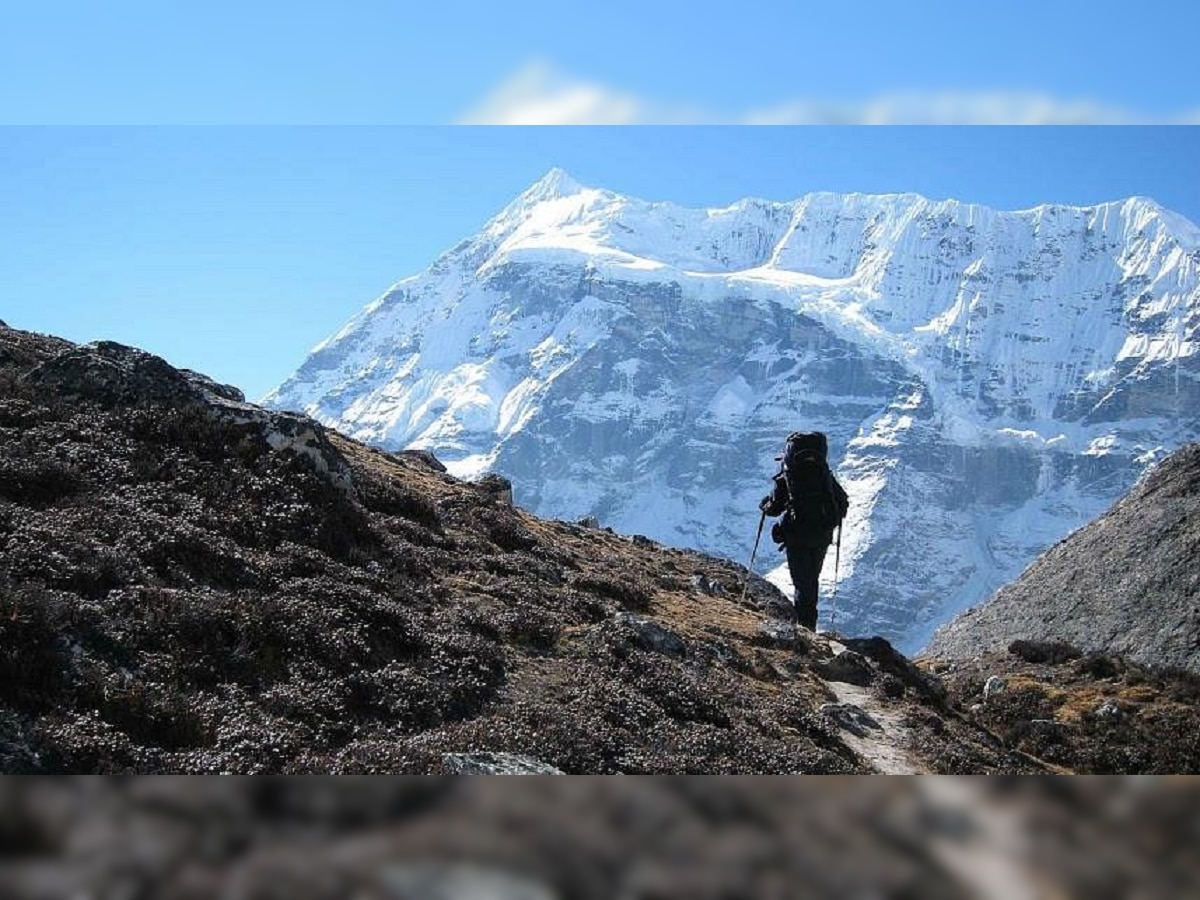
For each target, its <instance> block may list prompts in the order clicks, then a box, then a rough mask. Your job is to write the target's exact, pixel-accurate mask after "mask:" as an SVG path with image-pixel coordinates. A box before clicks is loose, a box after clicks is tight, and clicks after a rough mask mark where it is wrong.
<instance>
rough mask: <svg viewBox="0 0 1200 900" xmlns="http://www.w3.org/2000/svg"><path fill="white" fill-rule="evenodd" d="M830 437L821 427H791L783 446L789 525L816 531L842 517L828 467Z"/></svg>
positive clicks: (832, 526) (801, 531) (808, 532)
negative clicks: (811, 428) (804, 428)
mask: <svg viewBox="0 0 1200 900" xmlns="http://www.w3.org/2000/svg"><path fill="white" fill-rule="evenodd" d="M828 456H829V441H828V439H827V438H826V437H825V435H824V433H823V432H820V431H794V432H792V433H791V434H789V435H788V439H787V443H786V444H785V445H784V448H783V457H782V462H783V478H784V481H785V482H786V483H787V489H788V518H789V520H790V521H789V528H790V529H791V530H792V531H793V533H796V534H803V535H817V534H821V533H827V532H830V531H833V529H835V528H837V527H838V525H839V524H841V521H842V511H841V509H839V507H838V502H837V498H836V497H835V496H834V492H833V473H832V472H830V471H829V461H828Z"/></svg>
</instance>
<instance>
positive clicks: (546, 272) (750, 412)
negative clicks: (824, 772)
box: [268, 183, 1200, 651]
mask: <svg viewBox="0 0 1200 900" xmlns="http://www.w3.org/2000/svg"><path fill="white" fill-rule="evenodd" d="M556 184H557V186H551V187H549V188H546V189H545V190H541V189H539V190H537V191H533V192H531V193H527V194H526V195H523V197H522V198H520V199H519V200H518V201H516V202H514V204H512V205H511V206H510V207H508V208H507V209H506V210H504V211H503V212H502V213H501V214H500V215H499V216H497V217H496V218H495V219H494V220H492V222H490V223H488V225H487V226H485V228H484V229H483V231H482V232H481V233H480V234H479V235H477V236H475V237H473V238H470V239H468V240H466V241H464V242H463V243H462V244H460V245H459V246H457V247H455V248H454V249H453V250H451V251H450V252H448V253H447V254H445V255H444V256H443V257H441V258H440V259H439V260H437V261H436V262H435V263H434V265H433V266H431V267H430V269H429V270H427V271H426V272H425V273H423V274H421V275H418V276H415V277H412V278H408V279H405V280H404V281H402V282H400V283H399V284H397V285H396V286H395V287H393V288H392V289H391V290H389V291H388V292H387V293H385V294H384V295H383V296H382V297H380V298H379V299H378V300H377V301H375V302H374V303H372V304H371V305H370V306H369V307H367V309H366V310H364V311H363V313H362V314H361V315H360V316H358V317H357V318H356V319H355V320H354V321H353V322H351V323H350V324H349V325H347V327H346V328H344V329H343V330H342V331H341V332H339V334H338V335H337V336H335V337H334V338H332V339H331V340H329V341H327V342H326V343H325V344H323V345H322V346H321V347H319V348H318V349H317V350H316V351H314V353H313V354H312V355H311V356H310V357H309V358H308V360H306V361H305V363H304V364H303V365H302V366H301V367H300V369H299V370H298V371H297V372H296V373H295V375H293V376H292V377H291V378H290V379H288V381H287V382H285V383H284V384H283V385H282V386H281V387H280V388H279V389H278V390H277V391H275V392H274V393H273V394H272V395H270V397H269V398H268V403H270V404H271V405H273V406H275V407H277V408H289V409H298V410H303V411H305V412H306V413H308V414H310V415H312V416H314V417H316V418H317V419H319V420H320V421H322V422H326V423H329V424H333V425H336V427H338V428H339V429H341V430H343V431H346V432H347V433H349V434H351V435H352V436H354V437H356V438H359V439H362V440H366V441H370V442H374V443H377V444H379V445H382V446H384V447H386V448H388V449H402V448H417V449H429V450H433V451H434V452H436V453H437V454H438V456H439V458H441V459H443V460H444V461H445V462H446V464H447V466H448V467H449V469H450V471H451V472H452V473H453V474H456V475H460V476H465V477H478V476H479V475H482V474H483V473H485V472H488V471H498V472H501V473H503V474H504V475H505V476H506V477H508V478H510V479H511V481H512V484H513V490H514V498H515V501H516V503H517V504H518V505H520V506H523V507H526V508H529V509H531V510H533V511H535V512H537V513H538V514H540V515H543V516H547V517H551V518H556V519H563V520H567V521H578V520H579V519H580V518H581V517H584V516H592V517H595V518H596V519H597V521H598V522H600V523H601V524H602V525H603V526H606V527H612V528H614V529H615V530H617V531H619V532H621V533H626V534H632V533H639V534H644V535H648V536H649V537H651V538H654V539H655V540H658V541H661V542H663V543H667V544H669V545H674V546H688V547H693V548H696V549H700V550H703V551H705V552H708V553H712V554H716V555H720V556H723V557H727V558H731V559H735V560H737V561H739V562H741V561H743V560H747V559H748V558H749V557H750V550H751V545H752V544H753V542H754V538H755V534H756V527H757V525H758V521H759V514H758V509H757V503H758V500H759V498H760V497H761V496H762V495H763V494H764V493H765V492H766V490H767V486H768V482H769V478H770V476H771V475H772V474H773V471H774V470H775V467H776V465H777V464H776V462H775V461H774V456H775V455H776V454H777V453H778V452H779V448H780V447H781V445H782V441H783V439H784V437H785V435H786V434H787V433H788V432H790V431H792V430H795V429H797V428H820V429H821V430H824V431H826V432H827V433H828V434H829V437H830V444H831V452H832V462H833V464H834V466H835V469H836V471H837V474H838V477H839V479H840V480H841V481H842V483H843V484H844V485H845V487H846V488H847V490H848V492H849V494H850V500H851V511H850V515H849V518H848V520H847V522H846V526H845V535H844V539H843V546H842V554H841V560H840V566H838V567H837V568H838V571H837V573H836V574H837V576H838V578H839V579H840V581H841V588H840V589H839V594H838V604H837V606H838V609H837V612H838V620H837V623H836V624H837V628H838V630H839V631H842V632H845V633H851V634H881V635H884V636H886V637H888V638H889V640H892V641H893V642H894V643H896V644H897V646H899V647H900V648H901V649H903V650H905V651H912V650H914V649H916V648H918V647H920V646H921V645H922V644H924V642H925V641H926V640H927V639H928V637H929V635H930V634H931V633H932V631H933V629H934V628H935V627H936V626H937V625H940V624H942V623H944V622H945V621H948V620H949V619H950V618H951V617H952V616H953V615H954V614H956V613H957V612H959V611H961V610H962V609H964V608H966V607H968V606H970V605H972V604H975V603H977V602H979V601H981V600H983V599H984V598H986V597H987V596H989V595H990V594H992V593H993V592H994V591H995V590H996V589H997V588H999V587H1000V586H1001V585H1003V584H1005V583H1008V582H1009V581H1011V580H1012V579H1013V578H1015V577H1016V576H1017V575H1018V574H1019V573H1020V572H1021V571H1022V569H1023V568H1024V567H1025V566H1026V565H1027V564H1028V563H1029V562H1030V561H1031V560H1032V559H1033V558H1035V557H1036V556H1037V554H1038V553H1040V552H1041V551H1042V550H1044V549H1045V548H1046V547H1047V546H1049V545H1051V544H1053V543H1054V542H1055V541H1057V540H1059V539H1061V538H1062V537H1063V536H1064V535H1066V534H1067V533H1069V532H1070V531H1071V530H1073V529H1075V528H1078V527H1079V526H1081V525H1083V524H1085V523H1086V522H1088V521H1090V520H1091V519H1093V518H1094V517H1095V516H1097V515H1099V514H1100V513H1101V512H1103V510H1104V509H1106V508H1107V507H1108V506H1109V505H1110V504H1111V503H1112V501H1113V500H1114V499H1116V498H1117V497H1119V496H1120V495H1121V494H1122V493H1123V492H1124V491H1125V490H1126V489H1127V488H1128V487H1129V486H1130V485H1131V484H1133V483H1134V481H1135V480H1136V479H1137V478H1138V477H1139V475H1140V474H1141V473H1142V472H1143V471H1144V470H1145V469H1146V467H1147V466H1148V465H1150V464H1151V463H1152V462H1153V461H1154V460H1156V459H1159V458H1161V457H1162V456H1163V455H1165V454H1166V453H1167V452H1169V451H1170V450H1171V449H1174V448H1176V447H1179V446H1181V445H1182V444H1184V443H1186V442H1187V441H1188V440H1190V439H1195V438H1196V437H1197V436H1200V353H1197V352H1196V351H1195V348H1196V345H1197V343H1196V328H1197V325H1200V231H1198V230H1197V229H1196V228H1195V227H1194V226H1192V225H1191V224H1190V223H1188V222H1186V221H1184V220H1183V219H1181V218H1180V217H1178V216H1175V215H1174V214H1172V213H1170V212H1169V211H1167V210H1164V209H1162V208H1161V207H1159V206H1157V204H1154V203H1153V201H1149V200H1144V199H1140V198H1132V199H1130V200H1127V201H1123V202H1119V203H1112V204H1104V205H1101V206H1096V207H1088V208H1068V207H1052V206H1047V207H1039V208H1038V209H1035V210H1028V211H1024V212H1016V213H1005V212H996V211H994V210H989V209H985V208H982V207H978V206H972V205H968V204H962V203H957V202H954V201H946V202H940V203H938V202H933V201H929V200H925V199H924V198H920V197H916V196H912V195H903V196H882V197H865V196H861V195H849V196H837V195H827V194H822V195H812V196H809V197H805V198H801V199H800V200H797V201H794V202H792V203H767V202H764V201H746V202H744V203H742V204H735V206H734V207H731V208H730V209H728V210H684V209H680V208H678V207H674V206H671V205H670V204H647V203H643V202H641V201H638V200H634V199H631V198H628V197H621V196H619V195H616V194H612V193H610V192H606V191H599V190H590V189H584V188H580V187H579V186H578V185H574V186H572V187H563V186H562V185H561V184H558V183H556ZM564 191H565V193H564ZM763 540H764V543H763V544H762V546H760V547H759V552H758V556H757V557H756V564H757V565H758V566H759V567H761V568H773V571H772V572H771V575H770V577H771V579H772V580H773V581H774V582H775V583H776V584H778V585H779V586H780V587H782V588H784V589H785V590H786V589H787V588H788V584H787V580H788V578H787V573H786V568H785V567H781V566H780V563H781V562H782V558H781V557H780V556H779V555H778V554H777V553H776V551H775V550H774V548H773V547H772V546H770V542H769V539H767V538H766V537H765V536H764V539H763ZM834 569H835V567H834V565H833V558H832V554H831V555H830V559H829V563H828V564H827V566H826V570H825V573H824V576H823V577H824V594H825V596H826V597H827V598H828V597H829V595H830V593H831V589H832V582H833V579H834V576H835V572H834ZM830 607H831V604H829V603H828V602H825V603H823V604H822V606H821V615H822V624H823V625H825V626H827V627H828V626H830V625H831V620H830V612H831V609H830Z"/></svg>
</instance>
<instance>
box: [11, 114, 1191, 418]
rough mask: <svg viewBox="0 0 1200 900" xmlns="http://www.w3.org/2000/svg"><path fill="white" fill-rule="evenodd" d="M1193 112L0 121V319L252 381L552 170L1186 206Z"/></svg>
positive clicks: (664, 183)
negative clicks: (995, 118) (1144, 115)
mask: <svg viewBox="0 0 1200 900" xmlns="http://www.w3.org/2000/svg"><path fill="white" fill-rule="evenodd" d="M1198 162H1200V130H1197V129H1195V128H1166V127H1163V128H1036V129H1035V128H795V127H793V128H749V127H732V126H731V127H709V128H704V127H684V128H652V127H638V128H595V127H592V128H587V127H584V128H549V129H547V128H462V127H457V128H456V127H449V126H446V127H424V128H422V127H411V128H388V127H378V128H215V127H214V128H202V127H197V128H111V129H104V128H42V129H36V128H35V129H22V128H7V129H0V212H2V214H0V319H3V320H5V321H7V322H8V323H9V324H10V325H13V326H15V327H20V328H26V329H31V330H36V331H44V332H50V333H54V334H58V335H61V336H63V337H66V338H69V339H71V340H76V341H88V340H94V339H100V338H110V339H114V340H119V341H122V342H124V343H129V344H133V345H136V346H140V347H143V348H145V349H148V350H150V351H152V352H155V353H158V354H160V355H163V356H165V357H166V358H167V359H168V360H170V361H171V362H173V363H175V364H177V365H182V366H187V367H190V368H194V369H198V370H200V371H203V372H206V373H208V374H210V375H212V376H213V377H216V378H218V379H221V380H225V381H230V382H232V383H235V384H238V385H239V386H241V387H242V388H243V389H244V390H246V392H247V394H248V395H250V396H251V397H257V396H260V395H261V394H263V393H264V392H265V391H267V390H268V389H270V388H271V387H273V386H274V385H275V384H276V383H278V382H279V381H280V380H282V379H283V378H284V377H286V376H287V375H288V374H289V373H290V372H291V371H292V370H293V369H294V368H295V367H296V366H297V365H298V364H299V363H300V362H301V361H302V359H303V357H304V355H305V353H306V352H307V351H308V350H309V349H310V348H311V347H312V346H313V345H314V344H316V343H317V342H318V341H319V340H321V339H323V338H324V337H326V336H327V335H328V334H330V333H331V332H333V331H334V330H336V329H337V328H338V327H340V326H341V324H343V323H344V322H345V321H346V320H347V319H348V318H349V317H350V316H351V315H353V314H354V313H355V312H357V311H358V310H359V309H360V308H361V307H362V306H364V305H365V304H366V303H367V302H369V301H370V300H372V299H373V298H374V297H376V296H377V295H379V294H380V293H381V292H382V291H383V290H384V289H386V288H387V287H388V285H390V284H392V283H393V282H394V281H396V280H398V279H399V278H402V277H404V276H406V275H410V274H414V273H416V272H418V271H420V270H422V269H424V268H425V267H426V266H427V265H429V264H430V263H431V262H432V261H433V259H434V257H435V256H436V255H437V254H438V253H440V252H441V251H443V250H445V249H447V248H449V247H451V246H453V245H454V244H455V243H457V242H458V241H459V240H461V239H462V238H464V237H467V236H469V235H471V234H473V233H475V232H476V231H477V230H478V229H479V228H480V227H481V226H482V225H483V224H484V223H485V222H486V221H487V220H488V219H489V218H490V217H491V216H492V215H494V214H495V213H496V212H498V211H499V210H500V209H501V208H502V207H503V206H504V205H505V204H506V203H507V202H509V201H510V200H511V199H512V198H513V197H515V196H516V194H518V193H519V192H520V191H522V190H523V189H524V188H525V187H527V186H528V185H529V184H531V183H532V182H533V181H535V180H536V179H537V178H539V177H540V176H541V175H543V174H544V173H545V172H546V170H548V169H549V168H551V167H552V166H562V167H564V168H566V169H567V170H568V171H569V172H571V173H572V174H573V175H574V176H575V177H576V178H577V179H579V180H581V181H583V182H584V183H587V184H592V185H596V186H601V187H607V188H610V189H613V190H616V191H620V192H623V193H629V194H633V195H636V196H641V197H645V198H647V199H656V200H672V201H675V202H679V203H683V204H689V205H702V206H717V205H726V204H728V203H731V202H733V201H734V200H737V199H739V198H741V197H744V196H749V195H756V196H761V197H767V198H770V199H778V200H787V199H793V198H795V197H797V196H799V195H801V194H803V193H805V192H808V191H813V190H833V191H863V192H892V191H915V192H918V193H923V194H925V195H927V196H931V197H937V198H942V197H955V198H959V199H963V200H968V201H972V202H978V203H983V204H986V205H990V206H995V207H998V208H1007V209H1015V208H1026V207H1029V206H1033V205H1036V204H1038V203H1042V202H1062V203H1073V204H1090V203H1096V202H1102V201H1105V200H1111V199H1117V198H1121V197H1125V196H1129V195H1132V194H1142V195H1147V196H1151V197H1154V198H1155V199H1157V200H1159V201H1160V202H1161V203H1163V204H1164V205H1166V206H1168V207H1171V208H1173V209H1175V210H1177V211H1179V212H1181V213H1183V214H1184V215H1186V216H1188V217H1189V218H1191V219H1192V220H1193V221H1197V222H1200V178H1198V177H1197V167H1198Z"/></svg>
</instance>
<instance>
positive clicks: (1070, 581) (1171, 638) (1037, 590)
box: [928, 444, 1200, 673]
mask: <svg viewBox="0 0 1200 900" xmlns="http://www.w3.org/2000/svg"><path fill="white" fill-rule="evenodd" d="M1198 559H1200V444H1191V445H1189V446H1187V447H1185V448H1184V449H1182V450H1180V451H1178V452H1177V453H1175V454H1174V455H1172V456H1171V457H1169V458H1168V459H1166V460H1165V461H1164V462H1163V463H1161V464H1160V465H1159V466H1157V467H1155V469H1154V470H1153V471H1151V472H1150V473H1149V474H1148V475H1147V476H1146V477H1145V478H1144V479H1143V480H1142V481H1141V482H1140V483H1139V484H1138V485H1137V486H1136V487H1135V488H1134V489H1133V490H1132V491H1131V492H1130V493H1129V495H1128V496H1126V497H1124V498H1123V499H1122V500H1121V501H1120V502H1118V503H1117V504H1115V505H1114V506H1113V508H1112V509H1111V510H1109V511H1108V512H1107V513H1105V514H1104V515H1103V516H1101V517H1100V518H1099V519H1097V520H1096V521H1095V522H1092V523H1091V524H1089V525H1088V526H1087V527H1085V528H1082V529H1080V530H1079V531H1077V532H1075V533H1074V534H1072V535H1071V536H1070V537H1068V538H1067V539H1066V540H1064V541H1062V542H1061V543H1059V544H1057V545H1056V546H1055V547H1053V548H1052V549H1050V550H1049V551H1047V552H1046V553H1045V554H1043V555H1042V556H1041V557H1039V559H1038V560H1037V561H1036V562H1035V563H1034V564H1033V565H1031V566H1030V567H1029V569H1028V570H1027V571H1026V572H1025V573H1024V574H1022V576H1021V577H1020V578H1019V579H1017V581H1016V582H1014V583H1013V584H1011V585H1008V586H1006V587H1004V588H1002V589H1001V590H1000V591H999V593H997V594H996V595H995V596H994V597H993V598H991V599H990V600H988V601H987V602H986V603H984V604H983V605H981V606H979V607H976V608H973V609H970V610H967V611H966V612H965V613H963V614H962V615H961V616H959V617H958V618H957V619H955V620H954V621H953V622H951V623H950V624H949V625H947V626H946V627H944V628H942V629H941V630H939V631H938V632H937V634H936V635H935V636H934V639H933V641H932V643H931V644H930V647H929V649H928V652H929V653H930V654H933V655H937V656H944V657H949V658H964V657H966V658H970V657H973V656H977V655H980V654H983V653H987V652H991V651H995V650H998V649H1002V648H1004V647H1007V646H1008V645H1009V644H1010V643H1011V642H1012V641H1014V640H1034V641H1060V642H1065V643H1068V644H1071V645H1074V646H1076V647H1080V648H1084V649H1088V650H1106V651H1110V652H1115V653H1120V654H1123V655H1125V656H1128V657H1129V658H1130V659H1133V660H1136V661H1138V662H1141V663H1142V664H1144V665H1148V666H1156V667H1174V668H1180V669H1188V670H1191V671H1193V672H1198V673H1200V566H1198V565H1197V560H1198Z"/></svg>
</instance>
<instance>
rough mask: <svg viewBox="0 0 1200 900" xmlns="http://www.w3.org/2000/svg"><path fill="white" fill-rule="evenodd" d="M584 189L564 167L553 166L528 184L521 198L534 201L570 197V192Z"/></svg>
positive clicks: (573, 192) (575, 192)
mask: <svg viewBox="0 0 1200 900" xmlns="http://www.w3.org/2000/svg"><path fill="white" fill-rule="evenodd" d="M584 190H587V188H586V187H584V185H582V184H580V183H579V182H578V181H576V180H575V179H574V178H572V177H571V175H570V173H568V172H567V171H566V170H565V169H560V168H559V167H558V166H555V167H554V168H552V169H551V170H550V171H549V172H547V173H546V174H545V175H543V176H542V177H541V178H539V179H538V180H537V181H535V182H534V183H533V184H532V185H530V186H529V188H528V189H526V190H525V192H524V193H522V194H521V199H523V200H525V201H534V202H537V201H540V200H556V199H558V198H560V197H570V196H571V195H572V194H578V193H579V192H580V191H584Z"/></svg>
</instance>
